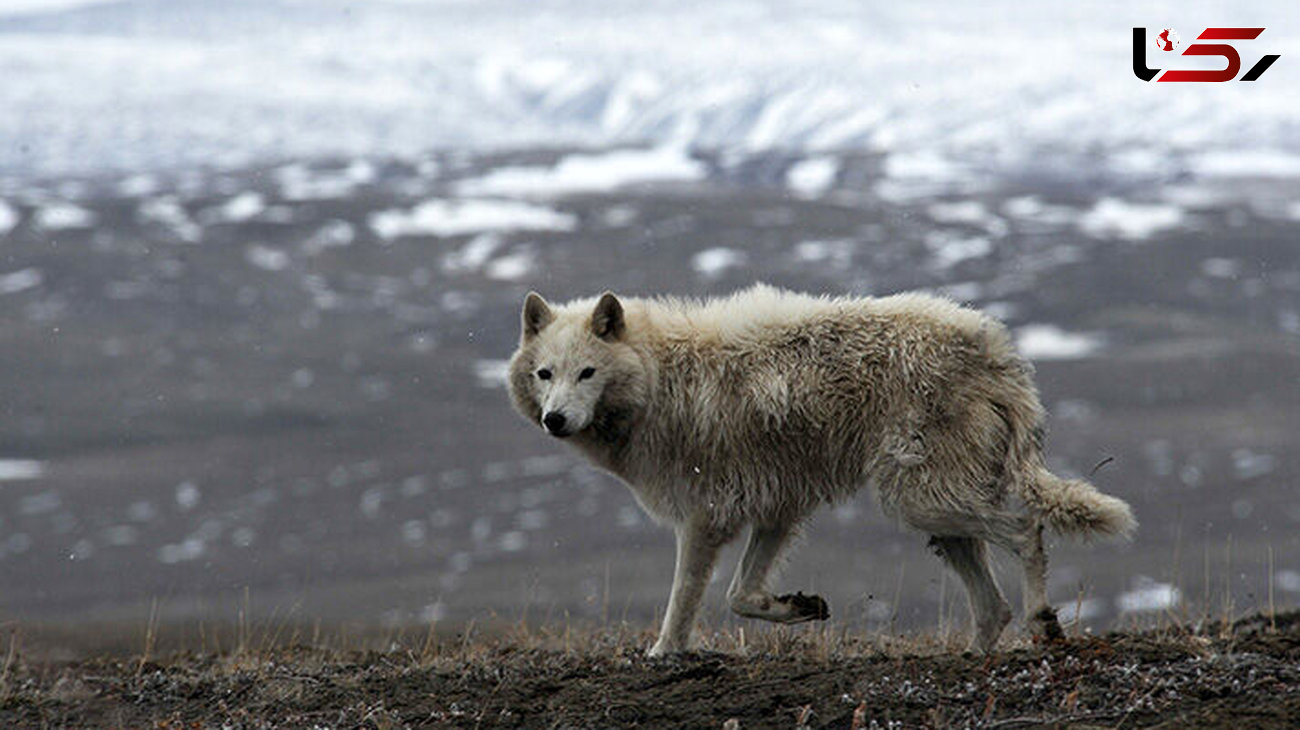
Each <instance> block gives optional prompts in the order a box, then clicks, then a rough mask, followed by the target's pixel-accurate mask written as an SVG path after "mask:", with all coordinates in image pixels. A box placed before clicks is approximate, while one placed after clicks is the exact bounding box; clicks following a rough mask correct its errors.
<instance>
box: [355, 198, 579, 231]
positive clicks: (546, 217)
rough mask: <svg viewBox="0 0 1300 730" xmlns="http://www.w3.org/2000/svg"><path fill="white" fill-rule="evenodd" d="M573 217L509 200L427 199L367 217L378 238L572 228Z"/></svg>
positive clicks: (575, 222) (574, 222) (573, 227)
mask: <svg viewBox="0 0 1300 730" xmlns="http://www.w3.org/2000/svg"><path fill="white" fill-rule="evenodd" d="M577 226H578V218H577V216H575V215H573V214H571V213H561V212H559V211H557V210H553V209H551V208H546V207H543V206H539V205H533V204H531V203H523V202H518V201H510V200H487V199H470V200H456V201H453V200H430V201H427V202H425V203H421V204H419V205H417V206H415V207H414V208H412V209H411V210H409V211H403V210H386V211H382V212H379V213H374V214H372V215H371V216H370V228H371V229H372V230H373V231H374V232H375V234H376V235H378V236H379V237H380V238H383V239H386V240H392V239H395V238H398V237H401V236H421V235H427V236H443V237H445V236H458V235H464V234H467V233H479V232H482V231H513V230H531V231H572V230H573V229H575V228H577Z"/></svg>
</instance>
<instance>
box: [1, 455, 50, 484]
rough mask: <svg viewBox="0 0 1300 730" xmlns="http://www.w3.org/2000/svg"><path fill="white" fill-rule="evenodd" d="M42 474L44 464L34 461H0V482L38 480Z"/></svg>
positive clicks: (43, 472)
mask: <svg viewBox="0 0 1300 730" xmlns="http://www.w3.org/2000/svg"><path fill="white" fill-rule="evenodd" d="M44 474H45V464H44V462H40V461H36V460H35V459H0V482H16V481H23V480H28V479H40V478H41V477H42V476H43V475H44Z"/></svg>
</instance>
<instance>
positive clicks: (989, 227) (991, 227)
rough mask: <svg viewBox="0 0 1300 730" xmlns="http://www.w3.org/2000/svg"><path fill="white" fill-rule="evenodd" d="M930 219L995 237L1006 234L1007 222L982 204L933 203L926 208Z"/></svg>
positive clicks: (964, 202) (973, 202) (976, 202)
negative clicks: (954, 224)
mask: <svg viewBox="0 0 1300 730" xmlns="http://www.w3.org/2000/svg"><path fill="white" fill-rule="evenodd" d="M926 213H928V214H929V216H930V218H932V219H934V220H935V221H937V222H939V223H959V224H963V225H968V226H975V227H977V228H983V229H984V230H985V231H988V233H989V235H991V236H995V237H1001V236H1005V235H1006V234H1007V222H1006V221H1004V220H1002V219H1001V218H999V217H998V216H996V215H994V214H993V213H991V212H989V210H988V208H985V207H984V204H983V203H980V202H978V201H975V200H964V201H958V202H952V203H934V204H932V205H930V206H929V207H928V208H926Z"/></svg>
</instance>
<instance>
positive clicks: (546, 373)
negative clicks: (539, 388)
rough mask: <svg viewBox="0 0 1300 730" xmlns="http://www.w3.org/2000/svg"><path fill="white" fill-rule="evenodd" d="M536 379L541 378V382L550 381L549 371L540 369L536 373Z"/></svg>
mask: <svg viewBox="0 0 1300 730" xmlns="http://www.w3.org/2000/svg"><path fill="white" fill-rule="evenodd" d="M537 377H539V378H541V379H542V380H550V379H551V371H550V370H547V369H546V368H542V369H541V370H538V371H537Z"/></svg>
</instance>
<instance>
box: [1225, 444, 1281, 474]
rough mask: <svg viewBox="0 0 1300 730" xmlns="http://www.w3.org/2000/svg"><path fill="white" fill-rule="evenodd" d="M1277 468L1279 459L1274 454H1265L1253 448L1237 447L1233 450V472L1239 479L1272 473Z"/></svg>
mask: <svg viewBox="0 0 1300 730" xmlns="http://www.w3.org/2000/svg"><path fill="white" fill-rule="evenodd" d="M1275 468H1277V459H1276V458H1274V457H1273V455H1272V454H1263V453H1260V452H1258V451H1252V450H1251V449H1235V450H1234V451H1233V452H1232V473H1233V475H1234V476H1236V477H1237V479H1239V480H1242V481H1245V480H1248V479H1255V478H1258V477H1262V476H1265V475H1267V474H1272V473H1273V470H1274V469H1275Z"/></svg>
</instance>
